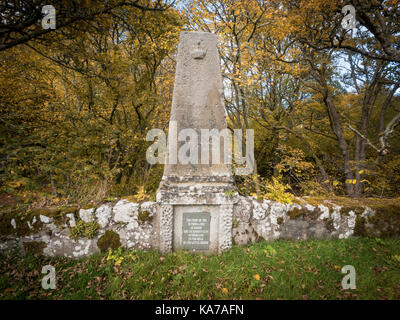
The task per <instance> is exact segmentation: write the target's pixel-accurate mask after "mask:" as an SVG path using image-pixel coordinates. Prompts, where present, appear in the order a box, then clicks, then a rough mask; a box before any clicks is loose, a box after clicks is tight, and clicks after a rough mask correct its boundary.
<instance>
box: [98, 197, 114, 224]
mask: <svg viewBox="0 0 400 320" xmlns="http://www.w3.org/2000/svg"><path fill="white" fill-rule="evenodd" d="M111 216H112V206H111V205H110V204H108V203H106V204H103V205H101V206H100V207H98V208H97V210H96V219H97V222H98V223H99V224H100V226H101V227H102V228H105V227H106V226H107V225H108V223H109V222H110V219H111Z"/></svg>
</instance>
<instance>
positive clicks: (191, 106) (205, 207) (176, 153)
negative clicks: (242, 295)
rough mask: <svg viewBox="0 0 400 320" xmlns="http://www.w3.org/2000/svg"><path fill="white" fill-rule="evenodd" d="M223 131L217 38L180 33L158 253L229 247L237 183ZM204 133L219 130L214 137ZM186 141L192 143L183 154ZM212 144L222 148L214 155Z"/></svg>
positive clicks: (160, 193) (160, 195)
mask: <svg viewBox="0 0 400 320" xmlns="http://www.w3.org/2000/svg"><path fill="white" fill-rule="evenodd" d="M184 129H186V130H184ZM213 129H214V130H213ZM182 130H183V131H182ZM227 131H228V129H227V125H226V119H225V108H224V100H223V86H222V77H221V70H220V58H219V54H218V50H217V37H216V35H215V34H212V33H206V32H182V33H181V35H180V41H179V46H178V58H177V66H176V75H175V84H174V93H173V99H172V109H171V117H170V123H169V131H168V143H167V154H166V161H165V167H164V175H163V177H162V180H161V183H160V186H159V189H158V192H157V202H158V203H159V206H160V212H159V215H158V217H159V229H160V233H159V235H160V239H159V240H160V250H161V251H162V252H170V251H173V250H178V249H188V250H193V251H198V252H204V253H215V252H221V251H223V250H225V249H228V248H230V247H231V245H232V216H233V206H234V203H233V200H232V199H233V197H231V194H232V191H233V190H234V189H235V188H234V186H233V177H232V170H231V165H230V163H229V161H226V159H227V156H228V158H229V156H231V154H229V155H227V152H226V151H227V150H228V149H229V148H228V149H227V148H225V147H226V146H228V144H229V145H230V144H231V140H230V139H229V137H230V136H228V137H227V136H224V133H227ZM207 132H208V133H210V132H214V133H218V134H219V136H218V135H216V137H217V140H214V141H213V140H212V138H209V137H208V136H207V135H206V134H205V133H207ZM196 139H197V140H196ZM189 140H190V141H191V142H192V147H193V148H192V149H190V151H189V153H190V152H191V154H190V157H189V158H185V157H186V156H187V153H188V149H187V148H185V144H186V145H187V142H188V141H189ZM193 141H194V142H193ZM218 146H219V147H220V148H216V147H218ZM216 149H220V152H219V153H218V152H217V153H216V154H215V152H216ZM182 159H183V161H182ZM185 159H189V160H186V161H185ZM218 160H219V161H218Z"/></svg>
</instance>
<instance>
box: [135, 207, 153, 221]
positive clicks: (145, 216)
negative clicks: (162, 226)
mask: <svg viewBox="0 0 400 320" xmlns="http://www.w3.org/2000/svg"><path fill="white" fill-rule="evenodd" d="M146 221H149V222H151V221H153V216H152V215H151V213H150V212H149V211H147V210H140V209H139V213H138V222H139V224H143V223H145V222H146Z"/></svg>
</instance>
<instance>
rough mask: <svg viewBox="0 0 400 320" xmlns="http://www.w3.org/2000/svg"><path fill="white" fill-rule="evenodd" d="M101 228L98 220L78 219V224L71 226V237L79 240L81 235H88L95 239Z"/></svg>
mask: <svg viewBox="0 0 400 320" xmlns="http://www.w3.org/2000/svg"><path fill="white" fill-rule="evenodd" d="M99 229H100V225H99V224H98V223H97V222H96V221H92V222H85V221H83V220H80V219H79V220H78V221H77V222H76V226H75V227H73V228H70V237H71V239H74V240H77V239H78V238H79V237H86V238H88V239H93V238H94V237H95V236H96V235H97V233H98V231H99Z"/></svg>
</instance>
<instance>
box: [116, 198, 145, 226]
mask: <svg viewBox="0 0 400 320" xmlns="http://www.w3.org/2000/svg"><path fill="white" fill-rule="evenodd" d="M138 208H139V205H138V204H137V203H132V202H129V201H128V200H126V199H122V200H120V201H118V202H117V204H116V205H115V206H114V208H113V212H114V221H115V222H124V223H129V222H131V221H132V219H134V217H135V216H136V217H137V214H138Z"/></svg>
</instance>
